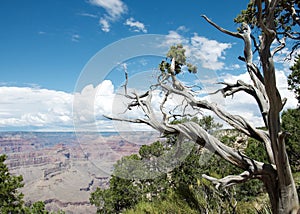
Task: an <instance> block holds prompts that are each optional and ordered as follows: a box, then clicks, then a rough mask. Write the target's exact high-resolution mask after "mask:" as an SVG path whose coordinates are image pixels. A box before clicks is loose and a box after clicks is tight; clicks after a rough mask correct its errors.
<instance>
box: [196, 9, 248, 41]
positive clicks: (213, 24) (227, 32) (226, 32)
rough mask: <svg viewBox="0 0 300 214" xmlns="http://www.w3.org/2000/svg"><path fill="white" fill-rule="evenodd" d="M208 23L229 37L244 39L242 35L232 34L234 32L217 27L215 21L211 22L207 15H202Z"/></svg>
mask: <svg viewBox="0 0 300 214" xmlns="http://www.w3.org/2000/svg"><path fill="white" fill-rule="evenodd" d="M201 16H202V17H203V18H204V19H205V20H206V21H207V22H208V23H210V24H211V25H212V26H214V27H215V28H217V29H218V30H219V31H221V32H223V33H225V34H227V35H230V36H234V37H237V38H240V39H242V38H243V36H242V34H240V33H238V32H232V31H229V30H226V29H224V28H222V27H220V26H219V25H217V24H216V23H214V22H213V21H211V20H210V19H209V18H207V17H206V16H205V15H201Z"/></svg>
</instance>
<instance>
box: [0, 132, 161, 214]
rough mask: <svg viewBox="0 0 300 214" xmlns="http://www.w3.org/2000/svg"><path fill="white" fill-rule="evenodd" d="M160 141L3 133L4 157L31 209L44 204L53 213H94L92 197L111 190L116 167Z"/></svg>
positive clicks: (143, 135) (143, 136)
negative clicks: (18, 178) (20, 178)
mask: <svg viewBox="0 0 300 214" xmlns="http://www.w3.org/2000/svg"><path fill="white" fill-rule="evenodd" d="M158 139H159V135H158V133H156V132H124V133H114V132H112V133H109V132H106V133H89V132H82V133H73V132H0V153H1V154H6V155H7V161H6V164H7V166H8V167H9V169H10V172H11V173H12V174H14V175H22V176H23V179H24V181H23V182H24V187H23V188H22V189H20V191H21V192H23V194H24V199H25V202H26V203H27V204H30V203H33V202H35V201H44V202H45V204H46V208H47V209H48V210H51V211H58V210H63V211H65V212H66V213H96V208H95V207H94V206H92V205H91V204H90V203H89V197H90V194H91V192H93V191H94V190H95V189H96V188H97V187H100V188H107V187H108V185H109V178H110V175H111V173H112V171H113V167H114V164H115V163H116V161H117V160H119V159H120V158H121V157H123V156H126V155H130V154H133V153H137V152H138V150H139V148H140V146H141V145H144V144H147V145H149V144H151V143H152V142H154V141H156V140H158Z"/></svg>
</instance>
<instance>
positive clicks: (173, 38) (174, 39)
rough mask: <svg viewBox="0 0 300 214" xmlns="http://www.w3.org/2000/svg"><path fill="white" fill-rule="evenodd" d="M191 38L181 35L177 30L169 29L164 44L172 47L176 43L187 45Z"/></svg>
mask: <svg viewBox="0 0 300 214" xmlns="http://www.w3.org/2000/svg"><path fill="white" fill-rule="evenodd" d="M188 43H189V39H186V38H185V37H184V36H182V35H180V34H179V33H178V32H177V31H169V34H168V35H167V36H166V40H165V41H163V43H162V45H163V46H166V47H170V46H172V45H176V44H182V45H187V44H188Z"/></svg>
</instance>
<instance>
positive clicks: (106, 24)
mask: <svg viewBox="0 0 300 214" xmlns="http://www.w3.org/2000/svg"><path fill="white" fill-rule="evenodd" d="M99 24H100V25H101V30H102V31H104V32H106V33H107V32H109V31H110V24H109V22H108V20H107V19H104V18H101V19H100V20H99Z"/></svg>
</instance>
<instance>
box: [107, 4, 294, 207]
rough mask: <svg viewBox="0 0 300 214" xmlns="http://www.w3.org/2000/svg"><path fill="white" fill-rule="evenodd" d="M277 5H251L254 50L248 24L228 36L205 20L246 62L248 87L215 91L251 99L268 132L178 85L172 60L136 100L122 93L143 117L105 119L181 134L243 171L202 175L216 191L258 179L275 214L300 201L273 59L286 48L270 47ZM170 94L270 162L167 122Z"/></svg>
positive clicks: (195, 126) (185, 125)
mask: <svg viewBox="0 0 300 214" xmlns="http://www.w3.org/2000/svg"><path fill="white" fill-rule="evenodd" d="M278 2H280V1H276V0H270V1H263V2H261V1H255V4H256V6H257V11H258V12H257V15H256V17H257V23H258V25H259V26H260V28H261V29H262V31H261V35H260V41H259V42H256V41H255V43H254V45H253V40H252V39H253V37H252V35H251V29H250V27H249V26H248V25H247V24H242V26H241V28H240V30H239V31H238V32H231V31H228V30H226V29H224V28H222V27H220V26H218V25H217V24H216V23H214V22H212V21H211V20H210V19H208V18H207V17H206V16H203V18H204V19H205V20H206V21H207V22H208V23H209V24H211V25H212V26H214V27H215V28H216V29H218V30H219V31H221V32H223V33H225V34H227V35H229V36H232V37H235V38H237V39H241V40H243V42H244V56H243V57H239V58H240V59H241V60H243V61H244V62H245V65H246V68H247V72H248V74H249V76H250V78H251V80H252V83H251V84H246V83H244V82H243V81H237V82H236V83H226V82H223V83H222V84H224V88H222V89H221V90H219V92H221V93H223V95H224V97H226V96H231V95H234V94H235V93H238V92H245V93H247V94H248V95H249V96H252V97H254V99H255V100H256V102H257V105H258V107H259V109H260V112H261V117H262V118H263V121H264V125H265V127H266V130H262V129H258V128H256V127H254V126H253V125H251V124H250V123H249V122H248V121H247V120H246V119H245V118H243V117H242V116H240V115H232V114H230V113H229V112H227V111H225V110H224V109H222V108H220V107H219V106H218V105H217V104H216V103H211V102H208V101H206V100H201V99H199V98H197V96H195V94H194V92H193V91H192V90H191V88H189V87H187V86H185V85H184V84H183V83H182V82H180V81H179V80H178V78H177V76H176V72H175V66H174V65H175V63H176V60H175V58H173V59H172V63H171V64H170V68H169V70H168V72H165V73H161V74H160V75H159V77H158V78H157V84H156V85H155V86H153V87H151V88H150V89H149V90H148V91H147V92H146V93H143V94H140V95H139V94H137V93H131V94H125V96H126V97H127V98H128V99H130V100H131V101H130V103H129V104H128V106H127V109H128V110H132V109H134V108H136V107H138V108H140V109H142V111H143V113H144V115H145V117H143V118H139V119H128V118H120V117H115V116H106V117H107V118H109V119H112V120H118V121H127V122H131V123H144V124H147V125H149V126H151V127H152V128H154V129H155V130H158V131H159V132H161V133H163V134H174V135H178V136H179V135H180V136H181V137H180V138H178V139H182V138H186V139H189V140H192V141H194V142H195V143H197V144H199V145H201V146H205V147H206V148H208V149H209V150H211V151H212V152H214V153H215V154H217V155H219V156H220V157H222V158H223V159H225V160H226V161H228V162H230V163H231V164H233V165H235V166H236V167H238V168H240V169H242V170H244V172H243V173H241V174H240V175H228V176H226V177H224V178H222V179H216V178H213V177H210V176H208V175H203V177H204V178H206V179H208V180H210V181H211V182H213V183H214V184H215V185H216V187H217V188H219V187H220V188H222V187H228V186H231V185H235V184H238V183H242V182H246V181H248V180H250V179H259V180H261V181H262V182H263V184H264V186H265V188H266V191H267V193H268V195H269V198H270V202H271V207H272V212H273V213H297V211H298V209H299V201H298V195H297V191H296V187H295V182H294V180H293V176H292V172H291V168H290V165H289V161H288V157H287V153H286V149H285V142H284V141H285V137H286V133H284V132H282V131H281V130H280V112H281V111H282V109H283V106H284V104H285V102H286V99H282V98H281V96H280V93H279V91H278V89H277V87H276V79H275V65H274V61H273V56H274V54H275V53H277V52H278V51H279V50H280V49H281V48H282V47H284V45H283V43H281V44H280V45H279V46H278V47H276V48H274V49H273V50H272V43H273V41H274V40H275V39H276V30H274V29H275V26H274V11H275V8H276V6H277V4H278ZM262 5H264V9H262ZM262 16H264V19H262V18H261V17H262ZM253 47H254V48H255V49H256V50H258V54H259V58H260V63H261V68H259V67H258V66H257V65H256V64H254V63H253V52H252V48H253ZM157 89H160V90H161V91H162V92H163V93H164V99H163V101H162V103H160V111H161V112H160V113H161V117H158V116H157V115H156V114H157V113H155V112H154V110H153V103H152V92H153V90H157ZM174 94H175V95H176V96H181V97H182V98H183V99H184V102H185V105H187V106H189V107H191V108H193V110H195V111H199V112H200V111H201V110H203V109H205V110H209V111H211V112H213V113H214V114H215V115H216V116H217V117H219V118H220V119H221V120H223V121H224V122H226V123H227V124H229V125H230V126H232V127H233V128H234V129H236V130H238V131H239V132H242V133H244V134H245V135H247V136H249V137H252V138H254V139H256V140H258V141H259V142H261V143H262V144H263V145H264V147H265V149H266V152H267V154H268V158H269V162H268V163H263V162H259V161H256V160H254V159H252V158H250V157H247V156H246V155H245V154H243V153H242V152H240V151H238V150H236V149H234V148H232V147H229V146H227V145H225V144H223V143H222V142H220V140H218V139H217V138H215V137H214V136H212V135H210V134H209V133H208V132H207V131H205V130H204V129H203V128H202V127H201V126H199V124H196V123H194V122H185V123H182V124H172V123H171V122H170V121H171V120H170V118H172V114H171V113H170V112H166V111H165V104H166V102H167V101H168V99H169V97H170V96H171V95H174ZM161 118H162V119H161Z"/></svg>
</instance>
